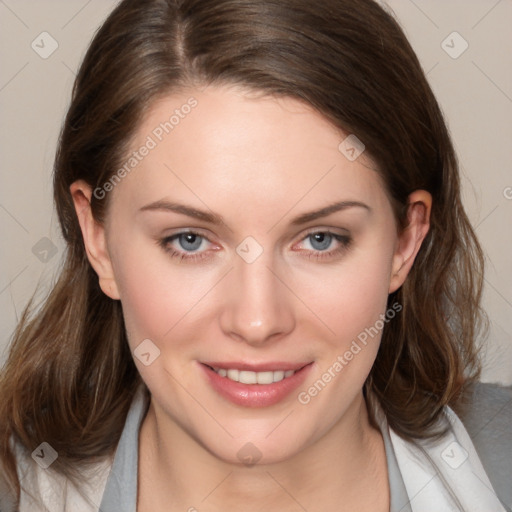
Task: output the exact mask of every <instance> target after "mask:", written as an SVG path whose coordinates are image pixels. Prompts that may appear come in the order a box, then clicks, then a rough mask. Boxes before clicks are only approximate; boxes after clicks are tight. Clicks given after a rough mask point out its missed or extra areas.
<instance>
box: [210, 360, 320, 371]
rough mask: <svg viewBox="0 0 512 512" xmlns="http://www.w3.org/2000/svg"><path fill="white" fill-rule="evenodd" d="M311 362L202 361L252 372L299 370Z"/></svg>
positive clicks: (213, 366)
mask: <svg viewBox="0 0 512 512" xmlns="http://www.w3.org/2000/svg"><path fill="white" fill-rule="evenodd" d="M310 363H312V361H307V362H304V363H290V362H284V361H268V362H266V363H244V362H243V361H230V362H223V361H202V364H205V365H206V366H211V367H212V368H223V369H225V370H229V369H232V370H245V371H250V372H272V371H278V370H284V371H287V370H295V371H297V370H300V369H302V368H303V367H304V366H307V365H308V364H310Z"/></svg>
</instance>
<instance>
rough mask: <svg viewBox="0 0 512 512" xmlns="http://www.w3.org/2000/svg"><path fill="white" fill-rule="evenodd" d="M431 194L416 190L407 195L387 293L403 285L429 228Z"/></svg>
mask: <svg viewBox="0 0 512 512" xmlns="http://www.w3.org/2000/svg"><path fill="white" fill-rule="evenodd" d="M431 209H432V196H431V194H430V193H429V192H427V191H426V190H416V191H414V192H413V193H412V194H410V195H409V197H408V208H407V226H406V227H405V228H404V229H403V231H402V232H401V233H400V234H399V237H398V242H397V247H396V250H395V254H394V255H393V263H392V269H391V277H390V282H389V293H392V292H394V291H396V290H398V288H400V286H402V285H403V283H404V282H405V279H406V278H407V276H408V274H409V272H410V270H411V268H412V265H413V263H414V260H415V258H416V255H417V254H418V251H419V250H420V247H421V244H422V243H423V241H424V240H425V237H426V236H427V233H428V230H429V228H430V212H431Z"/></svg>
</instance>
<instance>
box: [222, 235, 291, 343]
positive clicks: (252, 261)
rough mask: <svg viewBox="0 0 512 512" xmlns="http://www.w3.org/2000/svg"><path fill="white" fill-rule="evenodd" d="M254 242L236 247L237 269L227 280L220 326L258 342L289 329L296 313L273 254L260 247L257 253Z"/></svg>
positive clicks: (233, 333)
mask: <svg viewBox="0 0 512 512" xmlns="http://www.w3.org/2000/svg"><path fill="white" fill-rule="evenodd" d="M251 243H252V242H251V241H249V242H248V245H244V244H243V243H242V244H240V246H239V247H238V248H237V253H238V255H236V257H235V261H234V269H233V271H232V272H230V276H229V279H228V282H227V283H226V294H227V296H226V303H225V307H224V308H223V312H222V315H221V327H222V329H223V330H224V332H225V333H226V334H228V335H231V336H236V337H239V338H242V339H244V340H245V341H246V342H247V343H250V344H254V345H256V344H261V343H264V342H265V341H266V340H267V339H268V338H270V337H271V336H276V335H278V334H285V333H287V332H290V331H291V330H292V329H293V326H294V314H293V304H292V301H291V297H290V296H289V292H288V293H287V290H286V288H285V287H284V286H283V284H282V283H281V282H280V280H279V279H278V278H276V276H275V274H274V272H276V269H275V268H274V262H273V259H274V258H273V256H272V254H271V253H270V251H268V252H267V251H263V250H261V251H257V252H259V254H258V255H255V254H256V253H255V252H254V251H255V249H256V248H255V247H254V246H251ZM244 249H246V252H245V253H244V252H243V250H244ZM247 249H248V250H247ZM248 255H250V256H251V257H248Z"/></svg>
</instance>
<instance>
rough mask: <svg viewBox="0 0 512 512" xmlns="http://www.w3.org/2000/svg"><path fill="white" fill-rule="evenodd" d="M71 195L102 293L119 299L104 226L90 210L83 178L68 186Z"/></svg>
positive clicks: (88, 190) (88, 187) (88, 254)
mask: <svg viewBox="0 0 512 512" xmlns="http://www.w3.org/2000/svg"><path fill="white" fill-rule="evenodd" d="M69 191H70V192H71V197H72V198H73V203H74V205H75V211H76V214H77V217H78V222H79V223H80V228H81V230H82V236H83V239H84V244H85V250H86V253H87V258H88V259H89V262H90V264H91V266H92V267H93V269H94V270H95V272H96V274H98V278H99V285H100V288H101V289H102V291H103V293H104V294H105V295H107V296H108V297H110V298H111V299H114V300H119V298H120V296H119V290H118V287H117V283H116V281H115V278H114V272H113V269H112V264H111V261H110V256H109V253H108V248H107V241H106V236H105V227H104V226H103V224H100V223H99V222H97V221H96V219H95V218H94V217H93V214H92V210H91V196H92V188H91V187H90V185H88V184H87V183H86V182H85V181H83V180H78V181H75V182H74V183H73V184H72V185H71V186H70V187H69Z"/></svg>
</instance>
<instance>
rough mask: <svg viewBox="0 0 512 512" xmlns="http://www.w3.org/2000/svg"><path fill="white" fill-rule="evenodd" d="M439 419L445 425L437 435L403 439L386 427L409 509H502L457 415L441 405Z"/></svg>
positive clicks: (500, 511) (497, 511)
mask: <svg viewBox="0 0 512 512" xmlns="http://www.w3.org/2000/svg"><path fill="white" fill-rule="evenodd" d="M440 421H444V422H445V424H446V426H447V429H446V433H445V434H444V435H443V436H441V437H440V438H437V439H426V440H404V439H403V438H401V437H400V436H398V435H397V434H396V433H395V432H394V431H392V430H390V437H391V441H392V443H393V449H394V451H395V454H396V458H397V461H398V465H399V468H400V472H401V474H402V477H403V480H404V484H405V487H406V489H407V494H408V497H409V502H410V506H411V508H412V510H413V512H427V511H430V510H433V508H432V507H434V509H435V510H436V511H437V512H442V511H446V512H449V511H453V510H461V511H465V512H481V511H482V512H483V511H485V512H504V511H505V510H506V509H505V508H504V506H503V503H502V502H503V501H505V500H503V498H502V497H501V496H500V497H498V493H497V492H496V490H495V489H494V488H493V485H492V484H491V482H490V480H489V477H488V475H487V473H486V470H485V469H484V466H483V464H482V461H481V460H480V457H479V455H478V452H477V450H476V448H475V445H474V444H473V442H472V440H471V437H470V435H469V433H468V431H467V430H466V428H465V427H464V424H463V422H462V421H461V419H460V418H459V417H458V416H457V414H456V413H455V412H454V411H453V410H452V409H451V408H450V407H445V408H444V411H443V417H442V418H441V420H440ZM500 498H501V500H500Z"/></svg>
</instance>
